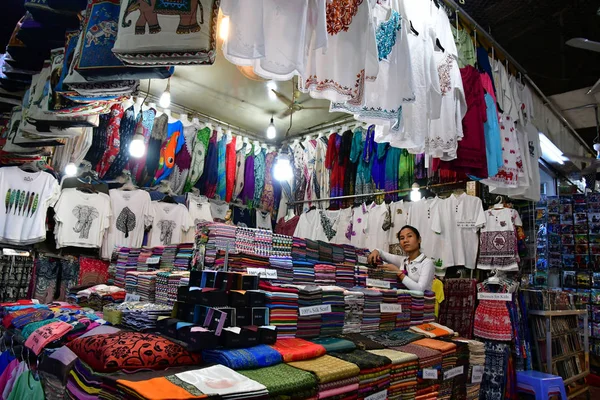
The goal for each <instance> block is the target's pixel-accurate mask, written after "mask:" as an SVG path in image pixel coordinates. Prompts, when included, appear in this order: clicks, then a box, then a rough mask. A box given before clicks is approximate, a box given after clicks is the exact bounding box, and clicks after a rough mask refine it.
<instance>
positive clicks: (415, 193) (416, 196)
mask: <svg viewBox="0 0 600 400" xmlns="http://www.w3.org/2000/svg"><path fill="white" fill-rule="evenodd" d="M419 189H421V187H420V186H419V184H418V183H413V185H412V190H411V192H410V201H415V202H416V201H419V200H421V192H420V191H419Z"/></svg>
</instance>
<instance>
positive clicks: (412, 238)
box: [399, 228, 421, 253]
mask: <svg viewBox="0 0 600 400" xmlns="http://www.w3.org/2000/svg"><path fill="white" fill-rule="evenodd" d="M399 239H400V246H401V247H402V250H404V252H405V253H410V252H413V251H415V250H419V247H420V244H421V239H418V238H417V235H416V234H415V233H414V232H413V231H412V230H411V229H408V228H404V229H402V230H401V231H400V235H399Z"/></svg>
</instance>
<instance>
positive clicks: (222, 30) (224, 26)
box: [219, 16, 229, 40]
mask: <svg viewBox="0 0 600 400" xmlns="http://www.w3.org/2000/svg"><path fill="white" fill-rule="evenodd" d="M228 35H229V17H226V16H223V18H221V23H220V24H219V39H221V40H227V36H228Z"/></svg>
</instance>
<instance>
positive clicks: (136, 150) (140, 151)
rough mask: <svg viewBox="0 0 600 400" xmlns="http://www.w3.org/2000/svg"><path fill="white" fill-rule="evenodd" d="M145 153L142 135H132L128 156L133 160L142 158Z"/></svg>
mask: <svg viewBox="0 0 600 400" xmlns="http://www.w3.org/2000/svg"><path fill="white" fill-rule="evenodd" d="M145 153H146V144H145V143H144V137H143V136H142V135H134V136H133V139H132V140H131V143H129V155H130V156H131V157H133V158H140V157H143V156H144V154H145Z"/></svg>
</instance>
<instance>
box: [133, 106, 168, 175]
mask: <svg viewBox="0 0 600 400" xmlns="http://www.w3.org/2000/svg"><path fill="white" fill-rule="evenodd" d="M168 123H169V117H168V116H167V115H166V114H162V115H161V116H159V117H157V118H156V119H155V120H154V126H153V127H152V132H151V133H150V140H149V141H148V150H147V152H146V165H145V166H144V173H143V175H142V178H141V181H140V183H141V184H143V185H144V186H149V185H151V184H152V181H153V179H154V174H156V170H157V169H158V160H159V158H160V147H161V145H162V143H163V141H164V140H165V139H166V138H167V124H168Z"/></svg>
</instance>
